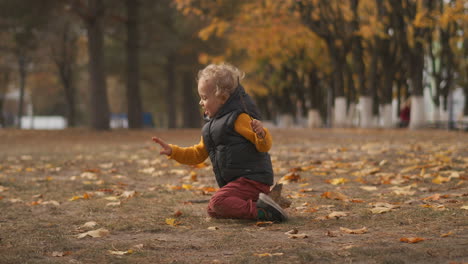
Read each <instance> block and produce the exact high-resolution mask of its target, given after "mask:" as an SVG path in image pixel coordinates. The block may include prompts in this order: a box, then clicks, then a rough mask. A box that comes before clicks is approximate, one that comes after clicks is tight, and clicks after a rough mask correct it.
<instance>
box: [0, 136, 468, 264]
mask: <svg viewBox="0 0 468 264" xmlns="http://www.w3.org/2000/svg"><path fill="white" fill-rule="evenodd" d="M199 133H200V131H199V130H178V131H161V130H152V131H148V130H146V131H124V130H122V131H113V132H101V133H97V132H91V131H88V130H67V131H17V130H0V138H1V140H0V150H1V151H0V212H1V214H0V263H451V262H454V263H463V262H465V263H466V262H468V210H464V209H462V206H467V205H468V183H467V181H466V180H467V179H468V174H467V168H468V164H467V163H468V135H467V134H466V133H455V132H453V133H451V132H445V131H417V132H414V131H404V130H389V131H385V130H351V129H349V130H347V129H336V130H306V129H296V130H290V131H286V130H273V137H274V148H273V149H272V151H271V154H272V157H273V160H274V167H275V170H276V179H277V180H278V179H279V178H280V177H281V176H283V175H285V174H286V173H288V171H290V170H291V169H293V168H296V170H298V173H299V174H300V177H301V179H300V181H299V182H293V183H291V184H288V185H285V186H284V192H285V194H287V195H290V196H291V197H292V199H293V204H292V207H291V208H290V209H288V210H289V213H290V216H291V220H290V221H288V222H286V223H283V224H274V225H271V226H267V227H258V226H256V225H255V222H254V221H244V220H229V219H224V220H219V219H210V218H207V215H206V212H205V207H206V205H207V204H206V202H205V203H204V202H201V203H198V202H192V203H190V202H189V201H194V200H196V201H199V200H201V201H203V200H207V199H209V197H210V196H209V195H205V194H203V193H202V191H200V190H195V188H201V187H215V182H214V177H213V175H212V172H211V168H210V167H208V168H202V169H193V168H191V167H188V166H180V165H177V164H175V163H174V162H173V161H170V160H167V159H165V158H164V157H161V156H159V154H158V152H159V149H158V148H157V147H156V146H155V145H153V144H152V143H151V141H150V138H151V136H152V135H158V136H161V137H162V138H164V139H166V140H167V141H168V142H171V143H176V144H179V145H184V146H189V145H191V144H193V143H197V142H198V140H199V136H200V134H199ZM383 160H386V162H382V161H383ZM414 165H421V167H419V168H417V169H414V170H410V171H404V169H405V168H408V167H410V166H414ZM424 165H427V166H424ZM310 166H313V167H310ZM307 167H309V168H307ZM151 168H154V171H149V170H148V169H151ZM299 168H302V169H299ZM369 168H378V169H379V171H377V172H369V173H367V174H366V173H363V174H362V175H361V177H359V176H358V175H357V174H356V173H358V172H362V171H364V170H366V169H369ZM191 171H195V172H196V173H197V179H198V181H197V182H191V181H190V180H189V179H188V178H190V177H187V176H189V175H190V172H191ZM402 171H403V172H402ZM85 172H93V173H94V174H95V175H96V178H93V177H91V176H90V177H91V178H87V177H85V176H86V174H83V173H85ZM446 172H447V173H446ZM452 172H457V175H458V177H455V176H456V175H454V174H450V173H452ZM379 173H380V174H379ZM424 175H426V176H424ZM438 175H439V176H442V177H446V178H448V176H449V175H452V176H454V177H452V178H450V180H449V181H448V182H443V183H442V184H436V183H434V182H433V180H434V179H435V178H436V176H438ZM184 178H185V179H184ZM336 178H345V179H347V181H346V182H345V183H344V184H339V185H333V184H330V183H328V182H327V180H328V181H329V180H332V179H336ZM386 179H387V180H388V181H386ZM183 184H190V185H192V186H193V188H194V189H191V190H185V189H181V190H173V189H171V188H170V186H179V187H181V186H182V185H183ZM168 185H170V186H168ZM362 186H375V187H376V188H377V190H375V191H366V190H363V189H361V188H360V187H362ZM395 186H396V187H400V188H401V187H408V186H411V187H409V188H410V189H409V190H410V191H414V193H406V194H396V193H395V189H392V188H393V187H395ZM185 187H186V188H188V185H186V186H185ZM309 188H311V190H309ZM99 191H100V192H99ZM125 191H136V192H137V195H136V196H133V197H130V198H123V197H122V196H121V195H122V194H123V193H124V192H125ZM325 192H339V193H341V194H344V195H346V196H347V197H348V198H349V200H333V199H327V198H324V197H322V194H324V193H325ZM85 193H86V194H89V195H90V197H89V199H78V200H74V201H71V200H70V199H71V198H72V197H74V196H82V195H84V194H85ZM99 194H100V195H99ZM434 194H440V195H441V196H443V197H441V198H439V199H436V200H435V201H430V200H422V199H423V198H426V197H429V196H432V195H434ZM119 195H120V196H119ZM444 195H446V196H444ZM113 196H116V197H117V199H118V200H119V201H121V205H120V206H116V207H111V206H106V205H107V204H108V203H109V202H115V201H109V200H106V199H105V198H106V197H113ZM15 199H20V200H15ZM352 199H354V200H352ZM46 201H57V202H59V205H58V206H57V205H53V204H44V202H46ZM376 202H387V203H391V204H394V205H399V206H400V207H399V208H397V209H394V210H392V211H390V212H387V213H383V214H373V213H372V212H371V211H370V208H371V204H372V203H376ZM177 211H180V213H181V215H180V216H178V217H176V216H174V213H175V212H177ZM336 211H343V212H347V213H348V216H346V217H341V218H339V219H325V217H326V216H327V215H329V214H330V213H331V212H336ZM167 218H176V220H177V221H179V222H180V225H178V226H175V227H174V226H171V225H168V224H166V221H165V220H166V219H167ZM89 221H95V222H97V226H96V227H95V228H92V229H97V228H106V229H107V230H109V232H110V233H109V235H107V236H104V237H101V238H90V237H87V238H83V239H78V238H77V237H76V235H77V234H79V233H81V232H84V231H88V230H89V229H83V228H80V226H81V225H83V224H84V223H86V222H89ZM213 226H216V227H218V228H219V229H218V230H209V229H208V228H209V227H213ZM340 227H346V228H350V229H358V228H361V227H366V228H367V230H368V232H367V233H365V234H346V233H344V232H342V231H340ZM293 228H297V229H298V230H299V233H305V234H307V236H308V237H307V238H305V239H290V238H288V236H287V235H285V234H284V233H285V232H286V231H288V230H291V229H293ZM449 232H451V233H450V234H449V235H448V236H446V237H441V235H442V234H447V233H449ZM402 237H422V238H424V239H425V240H424V241H422V242H420V243H416V244H408V243H402V242H400V238H402ZM129 249H132V254H129V255H125V256H116V255H112V254H110V253H109V250H119V251H127V250H129ZM54 252H56V253H54ZM57 252H58V253H59V254H65V256H61V257H54V256H53V255H54V254H57ZM262 253H271V254H273V253H282V255H278V256H265V257H260V256H257V255H255V254H262Z"/></svg>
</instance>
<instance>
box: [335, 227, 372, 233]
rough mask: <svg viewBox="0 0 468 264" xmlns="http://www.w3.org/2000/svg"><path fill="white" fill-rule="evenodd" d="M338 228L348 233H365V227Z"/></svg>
mask: <svg viewBox="0 0 468 264" xmlns="http://www.w3.org/2000/svg"><path fill="white" fill-rule="evenodd" d="M340 230H341V231H343V232H345V233H348V234H364V233H367V228H366V227H363V228H360V229H349V228H345V227H340Z"/></svg>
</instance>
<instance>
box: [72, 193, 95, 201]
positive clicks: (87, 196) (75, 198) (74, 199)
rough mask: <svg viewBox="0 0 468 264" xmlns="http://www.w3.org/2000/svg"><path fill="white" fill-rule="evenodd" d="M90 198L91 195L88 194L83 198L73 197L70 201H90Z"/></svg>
mask: <svg viewBox="0 0 468 264" xmlns="http://www.w3.org/2000/svg"><path fill="white" fill-rule="evenodd" d="M89 198H91V195H90V194H88V193H84V194H83V195H82V196H73V197H72V198H71V199H70V201H76V200H80V199H83V200H88V199H89Z"/></svg>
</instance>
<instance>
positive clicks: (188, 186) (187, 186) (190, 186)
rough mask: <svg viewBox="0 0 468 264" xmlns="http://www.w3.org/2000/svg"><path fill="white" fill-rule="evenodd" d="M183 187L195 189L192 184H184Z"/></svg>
mask: <svg viewBox="0 0 468 264" xmlns="http://www.w3.org/2000/svg"><path fill="white" fill-rule="evenodd" d="M182 189H185V190H191V189H193V186H192V185H190V184H182Z"/></svg>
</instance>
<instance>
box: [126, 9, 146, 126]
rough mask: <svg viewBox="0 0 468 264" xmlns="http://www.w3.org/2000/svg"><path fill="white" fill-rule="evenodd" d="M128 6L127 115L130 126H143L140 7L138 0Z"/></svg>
mask: <svg viewBox="0 0 468 264" xmlns="http://www.w3.org/2000/svg"><path fill="white" fill-rule="evenodd" d="M125 3H126V6H127V116H128V127H129V128H143V109H142V103H141V96H140V63H139V57H138V56H139V48H140V34H139V31H138V25H139V12H138V8H139V7H140V5H139V1H138V0H126V1H125Z"/></svg>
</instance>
